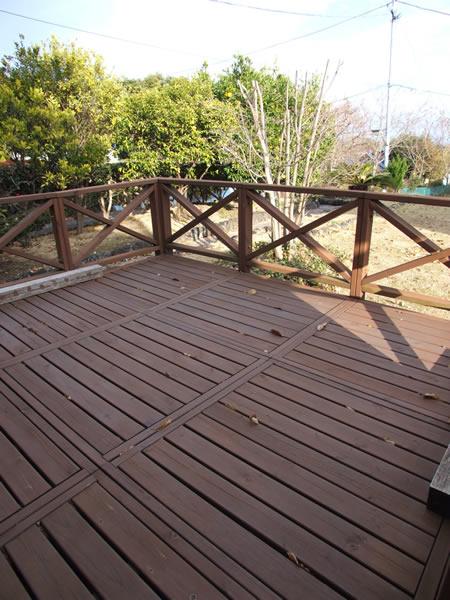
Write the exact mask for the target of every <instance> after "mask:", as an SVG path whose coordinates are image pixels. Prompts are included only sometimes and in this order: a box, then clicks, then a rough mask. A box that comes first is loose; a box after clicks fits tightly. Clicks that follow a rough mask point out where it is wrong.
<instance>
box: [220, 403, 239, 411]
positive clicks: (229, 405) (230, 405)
mask: <svg viewBox="0 0 450 600" xmlns="http://www.w3.org/2000/svg"><path fill="white" fill-rule="evenodd" d="M223 405H224V406H226V407H227V408H229V409H230V410H233V411H235V410H236V407H235V406H233V405H232V404H229V403H228V402H224V403H223Z"/></svg>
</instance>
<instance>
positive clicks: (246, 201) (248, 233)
mask: <svg viewBox="0 0 450 600" xmlns="http://www.w3.org/2000/svg"><path fill="white" fill-rule="evenodd" d="M238 223H239V225H238V236H239V257H238V262H239V271H249V270H250V268H249V265H248V261H247V256H248V254H250V252H251V251H252V233H253V205H252V200H251V198H250V197H249V195H248V194H247V190H246V188H240V189H239V197H238Z"/></svg>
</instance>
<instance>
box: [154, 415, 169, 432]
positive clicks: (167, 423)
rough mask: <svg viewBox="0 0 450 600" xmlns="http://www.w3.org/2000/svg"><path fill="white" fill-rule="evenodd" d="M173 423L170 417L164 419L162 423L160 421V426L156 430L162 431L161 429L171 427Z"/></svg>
mask: <svg viewBox="0 0 450 600" xmlns="http://www.w3.org/2000/svg"><path fill="white" fill-rule="evenodd" d="M171 423H172V419H171V418H170V417H169V418H168V419H166V420H165V421H162V423H160V424H159V425H158V427H157V428H156V431H161V429H165V428H166V427H169V425H170V424H171Z"/></svg>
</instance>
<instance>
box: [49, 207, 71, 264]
mask: <svg viewBox="0 0 450 600" xmlns="http://www.w3.org/2000/svg"><path fill="white" fill-rule="evenodd" d="M50 214H51V217H52V225H53V235H54V237H55V243H56V251H57V253H58V259H59V262H60V263H62V265H63V268H64V271H69V270H70V269H73V268H74V264H73V257H72V249H71V247H70V240H69V235H68V232H67V225H66V214H65V211H64V198H53V206H52V208H51V210H50Z"/></svg>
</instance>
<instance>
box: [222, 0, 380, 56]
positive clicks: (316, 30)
mask: <svg viewBox="0 0 450 600" xmlns="http://www.w3.org/2000/svg"><path fill="white" fill-rule="evenodd" d="M387 6H389V3H387V4H386V3H384V4H380V5H379V6H376V7H375V8H371V9H370V10H366V11H364V12H362V13H359V14H357V15H353V16H351V17H348V18H346V19H343V20H342V21H338V22H337V23H332V24H331V25H327V26H326V27H321V28H320V29H315V30H314V31H308V32H306V33H302V34H300V35H297V36H295V37H292V38H289V39H287V40H281V41H279V42H274V43H273V44H269V45H267V46H263V47H262V48H257V49H255V50H250V51H248V52H245V55H246V56H248V55H250V54H257V53H259V52H264V51H265V50H271V49H272V48H277V47H279V46H283V45H285V44H290V43H291V42H296V41H297V40H302V39H305V38H308V37H312V36H313V35H317V34H319V33H322V32H324V31H328V30H330V29H333V28H334V27H339V26H340V25H344V24H345V23H349V22H350V21H354V20H355V19H359V18H361V17H364V16H366V15H368V14H370V13H373V12H375V11H377V10H380V9H381V8H386V7H387ZM231 59H232V57H231V58H230V57H229V58H224V59H221V60H218V61H215V62H213V63H211V65H219V64H222V63H225V62H228V61H229V60H231Z"/></svg>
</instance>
